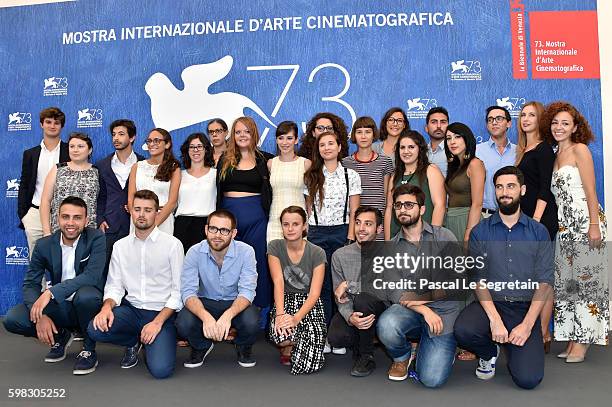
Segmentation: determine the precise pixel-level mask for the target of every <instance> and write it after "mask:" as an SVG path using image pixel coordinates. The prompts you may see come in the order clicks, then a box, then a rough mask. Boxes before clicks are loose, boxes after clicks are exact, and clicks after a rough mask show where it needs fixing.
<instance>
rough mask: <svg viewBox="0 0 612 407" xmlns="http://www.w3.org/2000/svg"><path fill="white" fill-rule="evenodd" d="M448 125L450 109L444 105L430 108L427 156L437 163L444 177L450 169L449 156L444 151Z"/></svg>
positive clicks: (426, 124)
mask: <svg viewBox="0 0 612 407" xmlns="http://www.w3.org/2000/svg"><path fill="white" fill-rule="evenodd" d="M447 127H448V111H447V110H446V109H445V108H443V107H442V106H436V107H432V108H431V109H429V112H427V117H426V118H425V132H426V133H427V134H428V135H429V144H428V145H427V147H428V151H427V156H428V157H429V161H430V162H431V163H432V164H435V165H436V166H437V167H438V168H439V169H440V171H442V174H444V177H446V171H447V169H448V158H447V157H446V153H445V152H444V138H445V137H446V128H447Z"/></svg>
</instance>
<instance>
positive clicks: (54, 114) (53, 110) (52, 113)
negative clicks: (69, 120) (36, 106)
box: [40, 107, 66, 127]
mask: <svg viewBox="0 0 612 407" xmlns="http://www.w3.org/2000/svg"><path fill="white" fill-rule="evenodd" d="M45 119H55V120H59V122H60V124H61V125H62V127H64V125H65V124H66V115H65V114H64V112H62V111H61V110H60V108H59V107H48V108H46V109H43V110H41V111H40V124H43V122H44V121H45Z"/></svg>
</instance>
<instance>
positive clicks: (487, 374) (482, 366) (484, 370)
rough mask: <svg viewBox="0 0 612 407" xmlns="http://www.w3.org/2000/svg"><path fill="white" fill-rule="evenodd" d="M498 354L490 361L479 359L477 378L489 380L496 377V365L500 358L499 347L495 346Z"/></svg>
mask: <svg viewBox="0 0 612 407" xmlns="http://www.w3.org/2000/svg"><path fill="white" fill-rule="evenodd" d="M495 347H496V348H497V353H496V355H495V356H493V357H492V358H491V359H489V360H484V359H478V367H477V368H476V377H477V378H479V379H481V380H489V379H492V378H493V376H495V364H496V363H497V358H498V357H499V345H495Z"/></svg>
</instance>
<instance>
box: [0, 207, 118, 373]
mask: <svg viewBox="0 0 612 407" xmlns="http://www.w3.org/2000/svg"><path fill="white" fill-rule="evenodd" d="M88 221H89V220H88V219H87V204H86V203H85V201H83V199H81V198H78V197H74V196H69V197H68V198H66V199H64V200H63V201H62V203H61V204H60V207H59V214H58V223H59V228H60V230H58V231H57V232H55V233H53V234H52V235H49V236H46V237H43V238H41V239H39V241H38V243H37V244H36V247H35V249H34V252H33V253H32V260H31V261H30V267H29V269H28V271H27V273H26V276H25V278H24V281H23V304H18V305H17V306H15V307H13V308H11V309H10V310H9V311H8V313H7V314H6V317H5V319H4V326H5V328H6V330H7V331H9V332H12V333H16V334H19V335H24V336H31V337H37V338H38V340H39V341H41V342H43V343H45V344H47V345H50V346H51V349H50V350H49V353H48V354H47V356H46V357H45V362H48V363H54V362H60V361H62V360H64V359H65V358H66V349H67V347H68V346H69V345H70V343H71V342H72V334H71V332H70V330H72V329H76V328H80V329H81V332H83V333H86V332H87V331H86V328H87V325H88V324H89V321H90V320H91V319H93V317H94V316H95V315H96V314H97V313H98V311H100V308H101V306H102V292H103V290H104V283H105V281H104V277H103V271H104V260H105V247H106V246H105V242H104V234H103V233H102V232H100V231H99V230H96V229H91V228H86V227H85V225H87V222H88ZM45 274H46V275H47V281H48V282H49V283H50V284H51V286H50V287H48V288H46V289H45V290H44V291H43V292H42V293H41V291H40V287H41V284H42V280H43V276H45ZM95 348H96V343H95V342H94V341H93V340H91V338H90V337H88V336H87V335H85V340H84V342H83V350H82V351H81V352H80V353H79V354H78V356H77V359H76V363H75V365H74V370H73V373H74V374H76V375H83V374H88V373H91V372H93V371H94V370H96V366H97V365H98V360H97V358H96V351H95Z"/></svg>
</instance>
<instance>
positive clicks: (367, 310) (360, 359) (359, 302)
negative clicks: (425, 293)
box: [327, 206, 387, 377]
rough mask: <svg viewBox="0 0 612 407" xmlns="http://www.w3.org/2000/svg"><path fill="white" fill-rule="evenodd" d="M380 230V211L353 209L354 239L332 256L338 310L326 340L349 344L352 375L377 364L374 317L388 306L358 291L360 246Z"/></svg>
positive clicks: (336, 345)
mask: <svg viewBox="0 0 612 407" xmlns="http://www.w3.org/2000/svg"><path fill="white" fill-rule="evenodd" d="M381 231H382V214H381V213H380V211H379V210H378V209H376V208H373V207H371V206H360V207H359V208H357V210H356V211H355V238H356V240H357V241H356V242H355V243H352V244H350V245H348V246H344V247H342V248H340V249H338V250H336V252H335V253H334V254H333V256H332V281H333V284H334V296H335V297H336V303H337V304H338V312H337V313H336V315H334V317H333V318H332V321H331V324H330V326H329V333H328V335H327V340H328V341H329V344H330V345H331V346H332V347H333V348H334V349H340V348H346V347H348V348H352V349H353V366H352V368H351V376H355V377H364V376H368V375H370V374H371V373H372V372H373V371H374V369H375V368H376V363H375V362H374V336H375V334H376V319H377V318H378V316H379V315H380V314H381V313H382V312H383V311H384V310H385V309H386V308H387V305H386V304H385V303H384V302H383V301H381V300H380V299H379V298H377V297H375V296H373V295H371V294H369V293H367V292H362V291H361V261H362V256H361V248H362V245H363V244H365V243H367V242H373V241H374V240H376V235H377V234H378V233H380V232H381Z"/></svg>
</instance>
